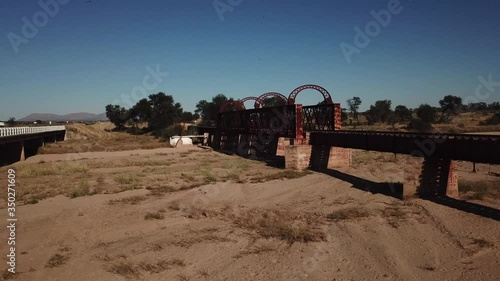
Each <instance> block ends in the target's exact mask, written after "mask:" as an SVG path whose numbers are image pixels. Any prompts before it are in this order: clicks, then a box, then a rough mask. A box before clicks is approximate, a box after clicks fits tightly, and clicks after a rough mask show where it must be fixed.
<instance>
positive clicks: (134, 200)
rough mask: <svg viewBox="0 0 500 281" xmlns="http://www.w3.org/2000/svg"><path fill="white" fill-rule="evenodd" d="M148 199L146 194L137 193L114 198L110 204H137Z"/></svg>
mask: <svg viewBox="0 0 500 281" xmlns="http://www.w3.org/2000/svg"><path fill="white" fill-rule="evenodd" d="M146 199H147V197H146V196H141V195H136V196H130V197H125V198H122V199H113V200H110V201H109V202H108V203H109V204H110V205H116V204H129V205H137V204H139V203H140V202H142V201H144V200H146Z"/></svg>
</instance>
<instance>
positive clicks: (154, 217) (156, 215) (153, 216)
mask: <svg viewBox="0 0 500 281" xmlns="http://www.w3.org/2000/svg"><path fill="white" fill-rule="evenodd" d="M164 218H165V215H164V214H163V212H160V211H158V212H154V213H152V212H147V213H146V215H145V216H144V219H145V220H162V219H164Z"/></svg>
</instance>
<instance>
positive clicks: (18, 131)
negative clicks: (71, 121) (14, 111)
mask: <svg viewBox="0 0 500 281" xmlns="http://www.w3.org/2000/svg"><path fill="white" fill-rule="evenodd" d="M64 130H66V127H65V126H44V127H12V128H0V138H1V137H9V136H18V135H26V134H39V133H46V132H55V131H64Z"/></svg>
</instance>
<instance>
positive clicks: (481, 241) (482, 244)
mask: <svg viewBox="0 0 500 281" xmlns="http://www.w3.org/2000/svg"><path fill="white" fill-rule="evenodd" d="M472 244H474V245H476V246H478V247H479V248H481V249H483V248H493V247H494V246H495V245H494V244H493V243H491V242H489V241H486V240H484V239H477V238H472Z"/></svg>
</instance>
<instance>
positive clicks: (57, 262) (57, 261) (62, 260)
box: [45, 254, 69, 268]
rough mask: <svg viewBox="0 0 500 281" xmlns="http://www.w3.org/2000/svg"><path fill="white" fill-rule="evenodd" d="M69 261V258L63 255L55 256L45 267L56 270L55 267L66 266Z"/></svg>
mask: <svg viewBox="0 0 500 281" xmlns="http://www.w3.org/2000/svg"><path fill="white" fill-rule="evenodd" d="M68 260H69V257H68V256H64V255H61V254H55V255H53V256H52V257H50V259H49V260H48V261H47V264H46V265H45V267H48V268H54V267H59V266H61V265H64V264H66V262H67V261H68Z"/></svg>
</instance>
